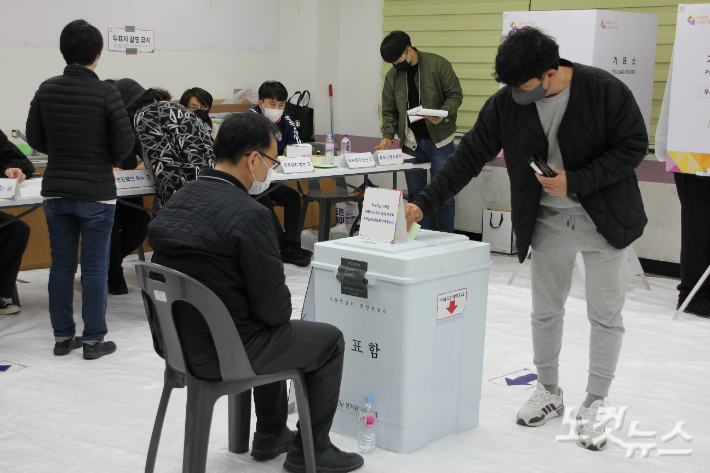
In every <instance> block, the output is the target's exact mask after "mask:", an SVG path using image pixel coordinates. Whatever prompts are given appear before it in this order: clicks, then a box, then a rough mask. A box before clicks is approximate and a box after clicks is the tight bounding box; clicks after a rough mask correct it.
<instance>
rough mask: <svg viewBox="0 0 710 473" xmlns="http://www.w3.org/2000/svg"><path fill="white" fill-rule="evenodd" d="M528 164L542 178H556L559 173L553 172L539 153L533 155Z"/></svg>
mask: <svg viewBox="0 0 710 473" xmlns="http://www.w3.org/2000/svg"><path fill="white" fill-rule="evenodd" d="M528 164H530V167H531V168H533V171H535V172H536V173H538V174H540V175H541V176H545V177H556V176H557V173H556V172H555V171H553V170H552V169H551V168H550V166H548V165H547V163H546V162H545V161H543V160H542V158H540V156H539V155H538V154H537V153H533V155H532V156H531V157H530V159H528Z"/></svg>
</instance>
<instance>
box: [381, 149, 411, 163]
mask: <svg viewBox="0 0 710 473" xmlns="http://www.w3.org/2000/svg"><path fill="white" fill-rule="evenodd" d="M376 154H377V162H378V164H379V165H380V166H393V165H395V164H403V163H404V156H403V155H402V150H401V149H385V150H380V151H378V152H377V153H376Z"/></svg>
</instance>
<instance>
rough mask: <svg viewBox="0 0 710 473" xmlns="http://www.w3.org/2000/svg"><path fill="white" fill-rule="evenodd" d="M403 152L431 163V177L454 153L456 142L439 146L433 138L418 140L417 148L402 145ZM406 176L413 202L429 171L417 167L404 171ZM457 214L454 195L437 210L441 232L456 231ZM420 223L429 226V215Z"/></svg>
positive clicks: (423, 186)
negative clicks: (455, 220)
mask: <svg viewBox="0 0 710 473" xmlns="http://www.w3.org/2000/svg"><path fill="white" fill-rule="evenodd" d="M402 152H403V153H404V154H408V155H410V156H413V157H415V158H416V159H417V161H421V162H429V163H431V177H432V179H433V178H434V176H436V173H437V172H439V169H441V168H442V167H443V166H444V164H446V159H447V158H448V157H449V156H451V155H452V154H453V153H454V142H453V141H452V142H451V143H449V144H448V145H446V146H442V147H441V148H437V147H436V144H434V142H433V141H432V140H417V149H416V150H413V149H411V148H409V147H407V146H403V147H402ZM404 177H405V179H407V190H408V191H409V198H410V200H409V202H413V201H414V199H416V198H417V196H418V195H419V193H420V192H421V191H422V189H424V188H425V187H426V184H427V172H426V169H417V170H415V171H404ZM455 216H456V203H455V201H454V198H453V197H452V198H451V199H449V200H448V201H446V203H445V204H444V205H442V206H441V207H439V208H438V209H437V211H436V223H437V224H438V227H439V231H440V232H447V233H453V232H454V217H455ZM419 225H421V226H422V228H424V229H428V228H429V217H424V218H423V219H422V221H421V222H419Z"/></svg>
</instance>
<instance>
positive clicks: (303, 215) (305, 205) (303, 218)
mask: <svg viewBox="0 0 710 473" xmlns="http://www.w3.org/2000/svg"><path fill="white" fill-rule="evenodd" d="M301 201H302V202H303V205H302V206H301V228H303V226H304V225H305V224H306V213H308V204H310V203H311V201H310V200H306V199H302V200H301Z"/></svg>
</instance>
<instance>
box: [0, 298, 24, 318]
mask: <svg viewBox="0 0 710 473" xmlns="http://www.w3.org/2000/svg"><path fill="white" fill-rule="evenodd" d="M18 312H20V306H19V305H15V304H13V303H11V302H7V301H5V300H3V299H0V315H10V314H17V313H18Z"/></svg>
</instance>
